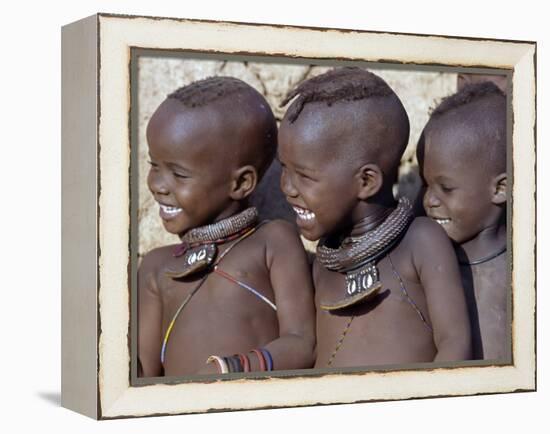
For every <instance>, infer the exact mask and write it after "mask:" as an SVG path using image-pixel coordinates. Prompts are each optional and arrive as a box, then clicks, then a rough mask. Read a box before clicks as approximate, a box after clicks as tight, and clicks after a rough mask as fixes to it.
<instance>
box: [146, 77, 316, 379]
mask: <svg viewBox="0 0 550 434" xmlns="http://www.w3.org/2000/svg"><path fill="white" fill-rule="evenodd" d="M147 141H148V145H149V155H150V164H151V168H150V171H149V175H148V179H147V181H148V185H149V189H150V190H151V193H152V194H153V196H154V198H155V200H156V201H157V202H158V205H159V214H160V218H161V219H162V223H163V225H164V228H165V229H166V230H167V231H168V232H170V233H172V234H177V235H179V236H180V238H181V240H182V243H181V244H179V245H175V246H165V247H161V248H158V249H155V250H152V251H151V252H149V253H148V254H147V255H146V256H145V257H144V258H143V261H142V263H141V265H140V268H139V273H138V360H139V369H138V370H139V374H140V375H141V376H145V377H150V376H161V375H166V376H181V375H191V374H207V373H216V372H218V373H226V372H247V371H266V370H273V369H298V368H308V367H311V365H312V364H313V357H314V356H313V351H314V345H315V335H314V318H315V317H314V305H313V289H312V283H311V277H310V273H309V266H308V263H307V257H306V254H305V252H304V250H303V247H302V244H301V242H300V239H299V237H298V234H297V232H296V230H295V229H294V228H293V227H292V226H291V225H290V224H289V223H286V222H282V221H272V222H268V223H266V224H261V223H258V221H257V215H258V214H257V211H256V209H255V208H253V207H249V206H248V204H247V199H248V197H249V196H250V194H251V193H252V192H253V191H254V189H255V187H256V185H257V183H258V181H259V179H260V178H261V176H262V175H263V173H264V172H265V170H266V168H267V167H268V166H269V164H270V163H271V161H272V159H273V157H274V154H275V152H276V145H277V127H276V123H275V119H274V117H273V113H272V111H271V109H270V108H269V106H268V104H267V102H266V100H265V99H264V98H263V96H261V95H260V94H259V93H258V92H257V91H256V90H254V89H253V88H252V87H250V86H249V85H247V84H246V83H244V82H242V81H240V80H238V79H235V78H231V77H214V78H210V79H206V80H201V81H197V82H194V83H192V84H190V85H188V86H185V87H183V88H180V89H178V90H176V91H175V92H174V93H172V94H170V95H169V96H168V98H167V99H166V100H165V101H164V102H163V103H162V104H161V105H160V106H159V107H158V108H157V110H156V111H155V113H154V114H153V116H152V118H151V120H150V121H149V124H148V127H147Z"/></svg>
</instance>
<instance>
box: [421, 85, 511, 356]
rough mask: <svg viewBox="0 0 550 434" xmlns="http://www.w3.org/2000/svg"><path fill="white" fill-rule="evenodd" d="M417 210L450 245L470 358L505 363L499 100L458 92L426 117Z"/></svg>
mask: <svg viewBox="0 0 550 434" xmlns="http://www.w3.org/2000/svg"><path fill="white" fill-rule="evenodd" d="M417 156H418V161H419V164H420V168H421V174H422V178H423V179H424V182H425V184H426V192H425V195H424V208H425V210H426V213H427V215H428V216H429V217H431V218H432V219H433V220H435V221H436V222H438V223H439V224H440V225H441V227H443V229H445V232H447V235H448V236H449V237H450V238H451V240H453V242H454V243H455V247H456V251H457V256H458V258H459V263H460V271H461V275H462V280H463V285H464V288H465V290H466V296H467V302H468V308H469V311H470V319H471V328H472V343H473V351H474V358H476V359H503V358H505V357H508V356H509V349H510V345H509V342H508V340H507V338H506V336H507V328H506V327H507V324H508V317H507V294H508V288H509V282H508V272H507V270H508V261H507V255H506V197H507V193H506V192H507V176H506V97H505V95H504V94H503V93H502V91H501V90H500V89H499V88H498V87H497V86H496V85H495V84H494V83H491V82H485V83H478V84H470V85H466V86H464V87H463V88H462V89H461V90H460V91H459V92H457V93H456V94H454V95H452V96H450V97H448V98H446V99H444V100H443V101H442V102H441V104H440V105H439V106H438V107H437V108H436V109H435V110H434V111H433V113H432V115H431V117H430V120H429V121H428V123H427V125H426V127H425V129H424V132H423V134H422V137H421V140H420V142H419V146H418V148H417Z"/></svg>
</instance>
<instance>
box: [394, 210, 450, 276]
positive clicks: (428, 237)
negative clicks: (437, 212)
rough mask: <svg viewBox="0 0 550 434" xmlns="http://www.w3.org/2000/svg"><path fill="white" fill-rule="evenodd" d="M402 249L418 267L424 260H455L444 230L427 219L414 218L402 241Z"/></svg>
mask: <svg viewBox="0 0 550 434" xmlns="http://www.w3.org/2000/svg"><path fill="white" fill-rule="evenodd" d="M402 244H403V245H404V247H405V248H406V249H407V250H408V251H409V252H410V253H411V256H412V258H413V261H414V263H415V264H416V265H417V266H418V265H420V264H421V263H423V262H424V261H425V260H427V259H429V260H430V261H431V260H433V259H434V258H438V261H437V262H439V261H446V260H447V258H453V260H455V259H454V258H455V254H454V249H453V245H452V242H451V240H450V238H449V237H448V236H447V233H446V232H445V230H444V229H443V228H442V227H441V226H440V225H439V224H438V223H436V222H434V221H433V220H432V219H430V218H428V217H416V218H415V219H414V220H413V222H412V223H411V225H410V226H409V229H408V231H407V234H406V236H405V238H404V240H403V243H402Z"/></svg>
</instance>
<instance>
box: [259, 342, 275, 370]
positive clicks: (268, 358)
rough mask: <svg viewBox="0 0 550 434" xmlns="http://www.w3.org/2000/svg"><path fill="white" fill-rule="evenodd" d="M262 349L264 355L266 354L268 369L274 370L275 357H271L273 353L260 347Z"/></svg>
mask: <svg viewBox="0 0 550 434" xmlns="http://www.w3.org/2000/svg"><path fill="white" fill-rule="evenodd" d="M260 351H261V352H262V356H264V359H265V361H266V362H267V370H268V371H273V357H271V353H270V352H269V351H268V350H266V349H265V348H260Z"/></svg>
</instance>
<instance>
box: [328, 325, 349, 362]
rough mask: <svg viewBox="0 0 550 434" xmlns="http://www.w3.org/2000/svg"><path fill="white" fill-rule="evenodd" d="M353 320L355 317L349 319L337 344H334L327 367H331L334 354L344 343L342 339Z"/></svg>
mask: <svg viewBox="0 0 550 434" xmlns="http://www.w3.org/2000/svg"><path fill="white" fill-rule="evenodd" d="M354 318H355V315H353V316H351V317H350V319H349V321H348V323H347V325H346V327H345V328H344V331H343V332H342V336H340V339H339V340H338V343H337V344H336V348H335V349H334V351H333V352H332V354H331V356H330V358H329V359H328V363H327V366H330V365H332V361H333V360H334V357H335V356H336V353H337V352H338V350H339V349H340V347H341V346H342V343H343V342H344V339H345V337H346V333H347V332H348V330H349V328H350V327H351V323H352V321H353V319H354Z"/></svg>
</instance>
